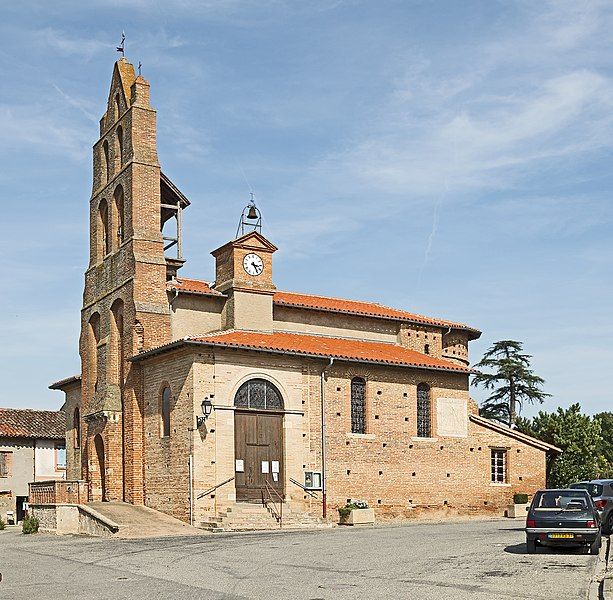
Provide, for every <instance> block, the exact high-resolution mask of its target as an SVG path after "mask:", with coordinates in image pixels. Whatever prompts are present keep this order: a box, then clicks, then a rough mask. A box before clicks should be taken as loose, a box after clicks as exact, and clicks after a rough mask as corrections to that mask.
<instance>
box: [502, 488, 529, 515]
mask: <svg viewBox="0 0 613 600" xmlns="http://www.w3.org/2000/svg"><path fill="white" fill-rule="evenodd" d="M528 507H529V503H528V494H524V493H516V494H513V504H509V506H507V517H509V518H510V519H521V518H525V517H526V513H527V512H528Z"/></svg>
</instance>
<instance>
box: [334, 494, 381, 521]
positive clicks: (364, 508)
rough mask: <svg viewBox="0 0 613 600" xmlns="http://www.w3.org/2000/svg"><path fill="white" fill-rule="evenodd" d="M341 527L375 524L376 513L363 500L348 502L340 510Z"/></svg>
mask: <svg viewBox="0 0 613 600" xmlns="http://www.w3.org/2000/svg"><path fill="white" fill-rule="evenodd" d="M338 514H339V517H340V520H339V523H340V524H341V525H365V524H368V523H374V522H375V511H374V510H373V509H372V508H368V504H367V503H366V502H364V501H361V500H355V501H353V502H348V503H347V504H345V506H341V507H340V508H339V509H338Z"/></svg>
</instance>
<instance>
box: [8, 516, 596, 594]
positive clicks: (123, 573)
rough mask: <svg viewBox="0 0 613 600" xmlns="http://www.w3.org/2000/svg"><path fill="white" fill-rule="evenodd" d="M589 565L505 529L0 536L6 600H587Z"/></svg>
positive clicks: (511, 525)
mask: <svg viewBox="0 0 613 600" xmlns="http://www.w3.org/2000/svg"><path fill="white" fill-rule="evenodd" d="M598 561H599V557H596V556H590V555H587V554H584V553H581V552H577V551H568V550H549V549H546V550H542V551H539V552H538V553H537V554H527V552H526V545H525V534H524V529H523V526H522V525H521V524H520V523H517V522H513V521H509V520H502V519H500V520H498V519H495V520H488V521H467V522H454V523H448V522H447V523H413V524H409V525H406V526H405V525H403V526H394V527H368V528H362V529H357V528H356V529H352V528H340V527H339V528H336V529H324V530H317V531H292V532H289V531H287V532H286V531H278V532H256V533H248V534H236V533H232V534H225V533H222V534H217V535H214V536H213V535H210V536H188V537H181V538H149V539H132V540H120V539H114V538H111V539H109V538H85V537H68V536H66V537H60V536H54V535H41V534H39V535H35V536H24V535H21V534H20V533H19V532H18V531H14V530H13V531H4V532H0V572H1V573H2V576H3V578H2V582H0V598H11V599H12V600H31V599H32V598H36V599H37V600H52V599H53V600H55V599H56V598H87V599H88V600H102V599H104V600H107V599H108V600H111V599H112V600H124V599H125V600H128V599H130V600H135V599H140V598H147V599H150V598H164V599H165V600H174V599H177V600H179V599H180V600H191V599H194V600H195V599H197V598H198V599H202V598H207V599H208V600H245V599H249V600H251V599H255V600H260V599H262V600H264V599H266V600H268V599H269V598H275V600H315V599H317V600H350V599H351V600H354V599H355V598H368V599H369V600H378V599H383V598H386V599H388V598H411V600H447V599H449V598H453V599H454V600H551V598H586V597H587V594H588V590H589V588H590V582H591V581H592V580H593V579H594V570H595V568H596V567H597V565H598V564H599V562H598Z"/></svg>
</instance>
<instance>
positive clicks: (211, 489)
mask: <svg viewBox="0 0 613 600" xmlns="http://www.w3.org/2000/svg"><path fill="white" fill-rule="evenodd" d="M233 479H234V477H230V479H226V480H225V481H222V482H221V483H218V484H217V485H214V486H213V487H212V488H209V489H208V490H205V491H204V492H202V493H201V494H198V495H197V496H196V498H198V500H200V498H202V497H203V496H206V495H207V494H210V493H211V492H214V491H215V490H216V489H217V488H220V487H221V486H222V485H226V483H230V482H231V481H232V480H233ZM256 497H257V496H256Z"/></svg>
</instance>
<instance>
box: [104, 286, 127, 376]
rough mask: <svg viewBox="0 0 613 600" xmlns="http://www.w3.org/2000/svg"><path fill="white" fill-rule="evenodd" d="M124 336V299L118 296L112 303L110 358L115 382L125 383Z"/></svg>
mask: <svg viewBox="0 0 613 600" xmlns="http://www.w3.org/2000/svg"><path fill="white" fill-rule="evenodd" d="M123 341H124V337H123V300H121V298H118V299H117V300H115V302H113V304H112V305H111V345H110V350H111V351H110V355H109V356H108V358H107V360H110V366H111V377H112V380H113V383H116V384H119V385H120V386H121V385H123V383H124V344H123Z"/></svg>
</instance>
